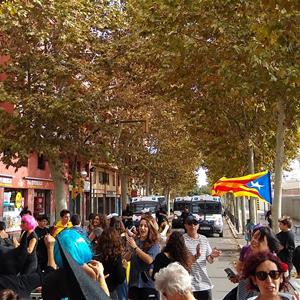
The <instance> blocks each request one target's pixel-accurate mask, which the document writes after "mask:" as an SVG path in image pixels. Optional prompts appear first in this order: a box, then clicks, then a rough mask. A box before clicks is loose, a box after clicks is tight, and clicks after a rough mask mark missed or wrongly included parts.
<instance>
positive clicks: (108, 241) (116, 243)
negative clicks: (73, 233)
mask: <svg viewBox="0 0 300 300" xmlns="http://www.w3.org/2000/svg"><path fill="white" fill-rule="evenodd" d="M94 250H95V252H96V254H95V256H94V258H95V259H96V260H98V261H100V262H101V263H102V264H103V267H104V275H108V277H107V278H106V283H107V286H108V289H109V293H110V297H111V298H112V299H116V300H118V294H117V291H116V289H117V287H118V285H120V284H122V283H123V282H124V280H125V269H124V268H123V264H122V256H121V254H122V251H123V246H122V243H121V238H120V235H119V233H118V232H117V231H116V229H114V228H113V227H109V228H107V229H105V230H104V231H103V232H102V234H101V235H100V236H99V237H98V239H97V244H96V247H95V249H94Z"/></svg>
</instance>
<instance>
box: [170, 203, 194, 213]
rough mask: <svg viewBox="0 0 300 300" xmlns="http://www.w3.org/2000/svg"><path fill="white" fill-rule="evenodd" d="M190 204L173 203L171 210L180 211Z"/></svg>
mask: <svg viewBox="0 0 300 300" xmlns="http://www.w3.org/2000/svg"><path fill="white" fill-rule="evenodd" d="M189 206H190V204H189V203H187V202H175V203H174V208H173V210H177V211H182V210H184V208H185V207H189Z"/></svg>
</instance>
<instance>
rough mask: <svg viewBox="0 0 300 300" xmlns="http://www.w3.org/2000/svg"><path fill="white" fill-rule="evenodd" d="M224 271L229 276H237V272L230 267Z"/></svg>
mask: <svg viewBox="0 0 300 300" xmlns="http://www.w3.org/2000/svg"><path fill="white" fill-rule="evenodd" d="M224 271H225V273H226V274H227V277H229V278H231V277H235V276H236V274H235V273H234V272H233V271H232V269H230V268H226V269H224Z"/></svg>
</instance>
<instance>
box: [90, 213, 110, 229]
mask: <svg viewBox="0 0 300 300" xmlns="http://www.w3.org/2000/svg"><path fill="white" fill-rule="evenodd" d="M97 217H98V218H99V225H97V226H98V227H101V228H102V229H106V228H107V227H108V221H107V218H106V216H105V215H104V214H95V215H94V217H93V222H92V224H93V225H94V220H95V218H97ZM94 226H95V225H94Z"/></svg>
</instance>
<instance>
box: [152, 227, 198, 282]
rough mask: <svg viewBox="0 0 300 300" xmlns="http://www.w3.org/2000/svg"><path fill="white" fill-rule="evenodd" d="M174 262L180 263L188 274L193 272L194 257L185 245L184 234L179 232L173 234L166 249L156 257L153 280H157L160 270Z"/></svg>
mask: <svg viewBox="0 0 300 300" xmlns="http://www.w3.org/2000/svg"><path fill="white" fill-rule="evenodd" d="M172 262H179V263H180V264H181V265H182V266H183V267H184V268H185V269H186V270H187V271H188V272H191V268H192V263H193V262H194V260H193V256H192V255H191V253H190V252H189V250H188V249H187V247H186V245H185V241H184V238H183V234H182V233H181V232H179V231H173V232H172V233H171V235H170V236H169V238H168V240H167V244H166V246H165V248H164V249H163V250H162V252H161V253H159V254H158V255H157V256H156V257H155V260H154V262H153V273H152V279H155V274H156V273H157V272H159V270H160V269H162V268H165V267H167V266H168V265H169V264H170V263H172Z"/></svg>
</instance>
